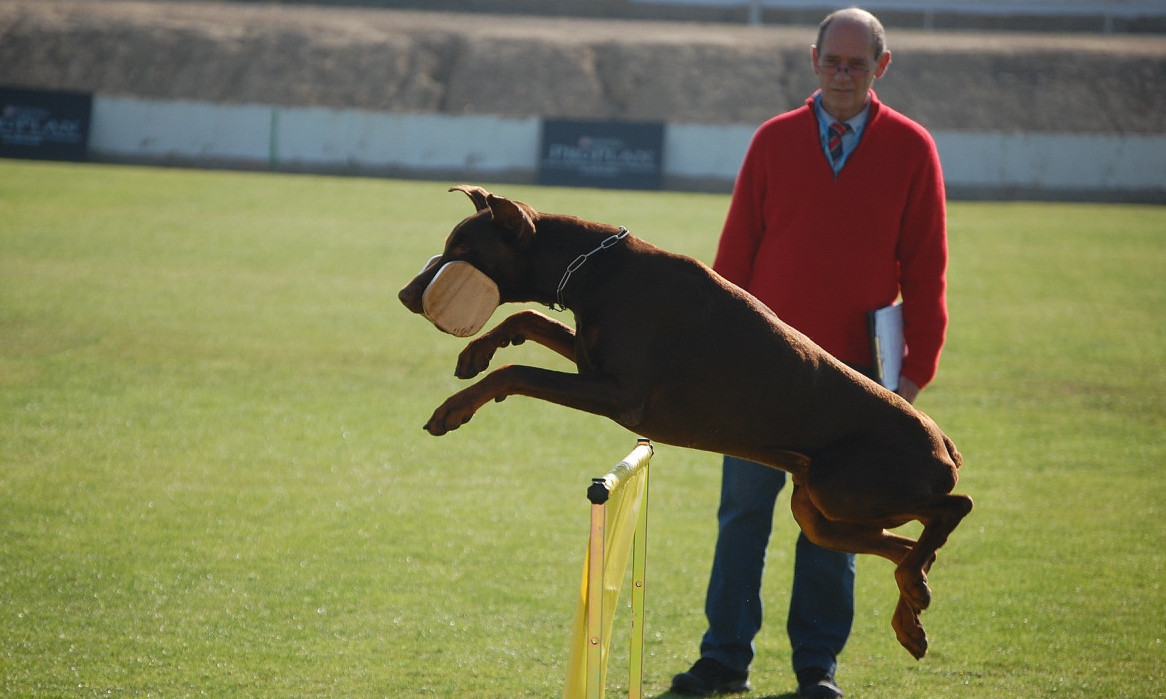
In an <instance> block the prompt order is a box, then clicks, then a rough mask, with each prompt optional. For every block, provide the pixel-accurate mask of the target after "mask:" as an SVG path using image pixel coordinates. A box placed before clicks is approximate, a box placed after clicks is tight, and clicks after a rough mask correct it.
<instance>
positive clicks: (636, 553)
mask: <svg viewBox="0 0 1166 699" xmlns="http://www.w3.org/2000/svg"><path fill="white" fill-rule="evenodd" d="M642 441H646V440H642ZM648 448H649V449H651V448H652V445H651V443H648ZM643 488H644V491H643V492H644V494H643V499H642V500H641V502H640V512H639V514H638V515H637V516H636V538H635V543H633V544H632V639H631V641H632V647H631V653H630V656H629V658H628V699H640V697H641V696H642V695H643V692H644V592H645V591H646V590H645V585H646V583H647V569H648V464H647V461H645V463H644V485H643Z"/></svg>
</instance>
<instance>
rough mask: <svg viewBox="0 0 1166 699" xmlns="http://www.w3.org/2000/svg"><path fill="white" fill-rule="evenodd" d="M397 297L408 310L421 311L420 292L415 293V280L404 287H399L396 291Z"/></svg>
mask: <svg viewBox="0 0 1166 699" xmlns="http://www.w3.org/2000/svg"><path fill="white" fill-rule="evenodd" d="M397 298H398V299H399V300H400V301H401V303H402V304H404V306H405V308H408V309H409V310H410V311H413V312H414V313H420V312H421V294H419V293H417V284H416V283H415V282H410V283H409V284H408V285H406V286H405V288H404V289H401V291H400V292H398V293H397Z"/></svg>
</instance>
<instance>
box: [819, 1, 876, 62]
mask: <svg viewBox="0 0 1166 699" xmlns="http://www.w3.org/2000/svg"><path fill="white" fill-rule="evenodd" d="M836 19H847V20H851V21H854V22H858V23H859V24H865V25H866V26H867V27H869V28H870V34H871V42H872V43H873V45H874V57H875V60H876V61H877V60H878V59H879V58H880V57H881V56H882V55H883V53H884V52H885V51H886V50H887V30H886V29H883V23H882V22H880V21H879V18H878V17H875V16H874V15H872V14H871V13H869V12H867V11H866V10H864V9H862V8H859V7H848V8H846V9H844V10H838V11H836V12H831V13H830V14H828V15H826V19H824V20H822V23H821V24H819V25H818V43H817V44H815V46H817V48H818V50H819V51H820V50H821V49H822V38H823V37H824V36H826V28H827V27H829V26H830V23H831V22H833V21H834V20H836Z"/></svg>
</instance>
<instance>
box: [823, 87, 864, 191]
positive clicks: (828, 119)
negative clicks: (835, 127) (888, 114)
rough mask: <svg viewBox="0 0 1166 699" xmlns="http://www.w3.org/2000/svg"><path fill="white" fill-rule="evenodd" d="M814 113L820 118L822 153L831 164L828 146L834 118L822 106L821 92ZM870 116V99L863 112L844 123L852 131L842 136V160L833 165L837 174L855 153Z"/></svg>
mask: <svg viewBox="0 0 1166 699" xmlns="http://www.w3.org/2000/svg"><path fill="white" fill-rule="evenodd" d="M814 113H815V114H817V116H818V135H819V137H820V138H821V141H822V152H823V153H824V154H825V155H826V162H828V163H829V162H830V148H829V146H827V145H826V144H827V143H828V142H829V141H830V124H832V123H834V117H832V116H830V115H829V114H827V113H826V109H825V108H824V107H823V106H822V93H821V92H819V93H818V95H817V96H816V97H814ZM869 115H870V99H869V98H868V99H867V101H866V106H865V107H863V108H862V111H861V112H859V113H858V114H856V115H854V116H853V117H851V118H850V119H847V120H846V121H845V122H844V123H846V124H849V125H850V128H851V130H850V131H849V132H847V133H846V134H845V135H844V136H842V158H841V159H839V161H838V162H837V163H832V166H833V167H834V172H835V173H837V172H838V171H839V170H841V169H842V166H843V165H845V164H846V161H847V160H849V159H850V154H851V153H853V152H854V148H855V146H857V145H858V142H859V140H860V139H862V131H863V129H865V128H866V119H867V116H869Z"/></svg>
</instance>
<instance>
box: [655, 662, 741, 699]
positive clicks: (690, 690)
mask: <svg viewBox="0 0 1166 699" xmlns="http://www.w3.org/2000/svg"><path fill="white" fill-rule="evenodd" d="M750 689H752V687H750V686H749V673H748V672H741V671H739V670H734V669H732V668H730V667H727V666H726V665H724V664H723V663H721V662H718V661H716V660H713V659H712V658H701V659H700V660H698V661H696V663H695V664H694V665H693V666H692V668H691V669H690V670H689V671H688V672H682V673H680V674H679V675H677V676H675V677H673V678H672V692H673V693H674V694H683V695H685V696H690V697H711V696H713V695H714V694H736V693H738V692H748V691H749V690H750Z"/></svg>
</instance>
